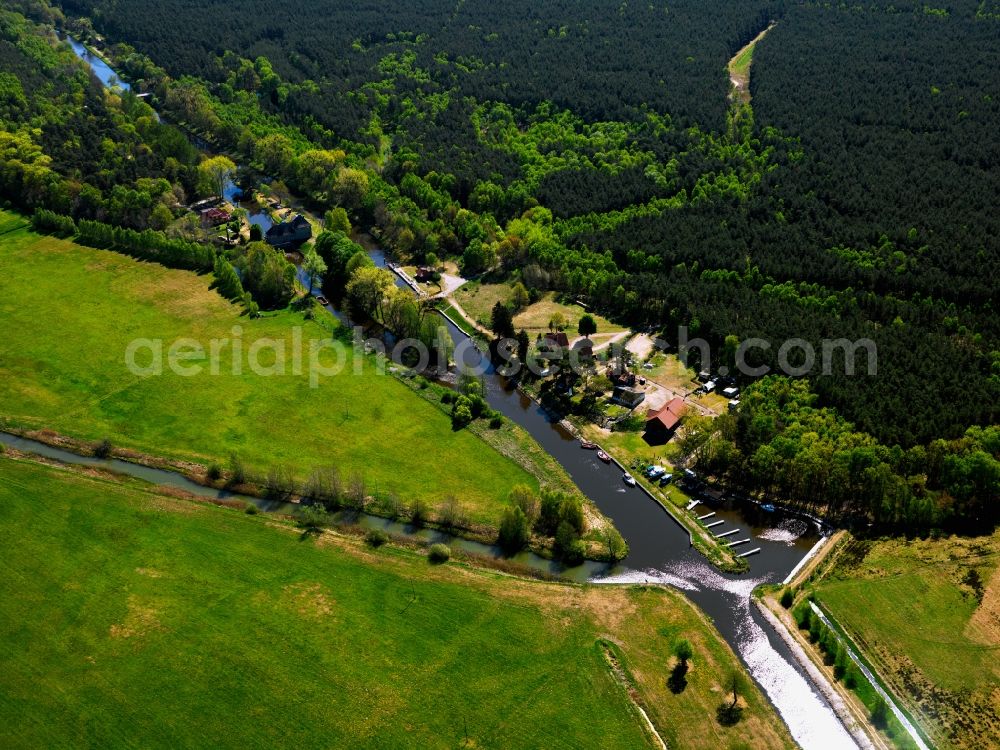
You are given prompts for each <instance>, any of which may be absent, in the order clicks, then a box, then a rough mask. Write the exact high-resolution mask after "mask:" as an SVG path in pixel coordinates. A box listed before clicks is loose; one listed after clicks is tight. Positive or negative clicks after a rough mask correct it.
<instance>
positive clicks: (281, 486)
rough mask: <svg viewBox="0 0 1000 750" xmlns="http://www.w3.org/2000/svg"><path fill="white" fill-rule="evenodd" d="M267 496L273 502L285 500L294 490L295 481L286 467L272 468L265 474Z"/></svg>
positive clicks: (289, 469)
mask: <svg viewBox="0 0 1000 750" xmlns="http://www.w3.org/2000/svg"><path fill="white" fill-rule="evenodd" d="M266 488H267V496H268V497H270V498H272V499H274V500H287V499H288V498H289V497H290V496H291V494H292V492H293V491H294V490H295V480H294V479H293V478H292V470H291V468H289V467H288V466H272V467H271V469H270V470H269V471H268V472H267V482H266Z"/></svg>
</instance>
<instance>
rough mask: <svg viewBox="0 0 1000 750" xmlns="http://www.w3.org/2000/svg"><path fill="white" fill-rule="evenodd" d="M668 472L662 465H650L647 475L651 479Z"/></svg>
mask: <svg viewBox="0 0 1000 750" xmlns="http://www.w3.org/2000/svg"><path fill="white" fill-rule="evenodd" d="M666 473H667V470H666V469H665V468H664V467H662V466H650V467H649V468H648V469H646V476H647V477H649V478H650V479H658V478H659V477H661V476H663V475H664V474H666Z"/></svg>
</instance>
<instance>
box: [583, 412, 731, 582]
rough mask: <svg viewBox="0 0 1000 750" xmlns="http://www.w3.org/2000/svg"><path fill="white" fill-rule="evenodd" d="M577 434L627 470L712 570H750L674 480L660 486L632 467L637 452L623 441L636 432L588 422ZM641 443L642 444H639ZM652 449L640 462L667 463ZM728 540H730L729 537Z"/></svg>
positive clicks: (631, 439)
mask: <svg viewBox="0 0 1000 750" xmlns="http://www.w3.org/2000/svg"><path fill="white" fill-rule="evenodd" d="M581 435H582V438H581V439H584V440H589V441H591V442H594V443H597V444H598V445H600V446H601V448H602V449H603V450H604V452H605V453H607V454H608V455H609V456H610V457H611V459H612V460H613V461H614V462H615V464H616V465H617V466H618V468H620V469H621V471H622V472H623V473H624V472H629V473H630V474H631V475H632V476H633V477H634V478H635V480H636V483H637V485H638V486H639V487H640V488H641V489H642V491H643V492H644V493H645V495H646V496H647V497H648V498H649V499H650V500H652V501H653V502H654V503H656V504H657V505H659V506H660V507H661V508H662V509H663V510H665V511H666V512H667V513H668V514H669V515H670V517H671V518H672V519H673V520H674V522H675V523H677V524H678V525H679V526H680V527H681V528H683V529H684V531H685V533H686V534H687V535H688V540H689V544H690V546H691V547H692V548H693V549H695V550H697V552H698V553H699V554H701V555H702V556H703V557H704V558H705V559H706V560H708V562H710V563H711V564H712V565H713V566H715V567H716V569H718V570H719V571H721V572H723V573H745V572H747V571H748V570H749V569H750V565H749V563H748V562H747V560H746V558H741V557H738V556H737V553H736V552H735V551H734V548H731V547H728V546H725V540H726V538H723V540H720V539H719V538H717V537H716V536H715V535H714V534H713V533H712V532H711V531H710V530H709V529H707V528H706V527H705V525H704V524H703V523H701V522H700V521H699V520H698V518H697V517H696V515H694V514H692V513H691V511H689V510H687V507H688V505H689V504H690V503H691V501H692V498H691V497H690V496H688V495H687V494H685V493H683V492H682V491H681V490H680V488H679V487H677V486H676V484H674V483H671V484H669V485H667V487H666V488H661V487H660V486H659V483H654V482H652V481H650V480H649V479H648V478H647V477H646V476H644V475H643V473H642V472H641V471H637V470H636V469H635V468H633V464H634V463H635V462H636V460H637V452H636V450H634V449H633V450H630V449H629V447H628V445H627V444H626V443H627V442H631V443H635V442H636V441H641V440H642V438H641V437H639V435H638V434H637V433H612V432H609V431H607V430H604V429H602V428H600V427H597V426H596V425H593V424H589V423H588V424H585V425H583V426H582V429H581ZM643 445H645V444H644V443H643ZM652 450H653V449H652V448H650V447H649V446H646V450H645V451H644V453H650V455H648V456H644V457H643V458H642V461H643V462H644V463H646V464H654V463H659V462H661V461H662V462H663V464H664V465H666V466H669V464H666V462H665V461H664V460H663V459H662V458H661V457H658V456H655V457H654V456H653V455H652V453H651V451H652ZM701 507H702V508H704V507H705V506H701ZM728 541H733V540H732V539H729V540H728Z"/></svg>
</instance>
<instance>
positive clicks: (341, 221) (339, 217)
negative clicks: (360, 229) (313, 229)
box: [323, 206, 351, 234]
mask: <svg viewBox="0 0 1000 750" xmlns="http://www.w3.org/2000/svg"><path fill="white" fill-rule="evenodd" d="M323 228H324V229H326V230H327V231H329V232H343V233H344V234H350V233H351V220H350V219H349V218H348V217H347V211H346V210H344V209H343V208H342V207H340V206H337V207H336V208H331V209H330V210H329V211H327V212H326V213H325V214H324V215H323Z"/></svg>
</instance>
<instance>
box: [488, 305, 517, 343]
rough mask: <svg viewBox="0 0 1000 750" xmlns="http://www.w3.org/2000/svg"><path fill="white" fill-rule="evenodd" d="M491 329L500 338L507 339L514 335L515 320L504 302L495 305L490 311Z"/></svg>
mask: <svg viewBox="0 0 1000 750" xmlns="http://www.w3.org/2000/svg"><path fill="white" fill-rule="evenodd" d="M490 329H491V330H492V331H493V333H495V334H496V335H497V336H499V337H500V338H504V339H507V338H513V336H514V320H513V318H512V317H511V314H510V309H509V308H508V307H507V305H505V304H504V303H503V302H497V303H496V304H495V305H493V310H492V311H491V313H490Z"/></svg>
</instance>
